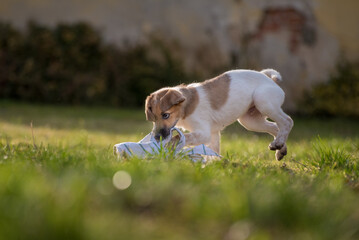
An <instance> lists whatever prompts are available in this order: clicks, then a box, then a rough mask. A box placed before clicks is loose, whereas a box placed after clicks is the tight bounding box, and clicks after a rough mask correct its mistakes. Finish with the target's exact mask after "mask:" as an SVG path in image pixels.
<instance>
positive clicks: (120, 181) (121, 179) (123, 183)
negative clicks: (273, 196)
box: [112, 171, 132, 190]
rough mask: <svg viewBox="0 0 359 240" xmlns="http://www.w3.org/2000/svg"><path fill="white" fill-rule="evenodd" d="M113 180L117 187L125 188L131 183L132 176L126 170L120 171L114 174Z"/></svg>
mask: <svg viewBox="0 0 359 240" xmlns="http://www.w3.org/2000/svg"><path fill="white" fill-rule="evenodd" d="M112 182H113V185H114V186H115V188H117V189H119V190H125V189H127V188H128V187H129V186H130V185H131V183H132V178H131V175H130V174H129V173H127V172H126V171H118V172H116V173H115V175H113V178H112Z"/></svg>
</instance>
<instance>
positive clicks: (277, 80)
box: [261, 69, 283, 84]
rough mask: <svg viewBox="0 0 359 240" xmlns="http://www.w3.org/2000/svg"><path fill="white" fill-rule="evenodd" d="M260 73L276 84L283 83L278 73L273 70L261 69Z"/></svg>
mask: <svg viewBox="0 0 359 240" xmlns="http://www.w3.org/2000/svg"><path fill="white" fill-rule="evenodd" d="M261 73H264V74H265V75H267V76H268V77H269V78H271V79H272V80H273V81H274V82H275V83H277V84H279V83H280V82H282V81H283V80H282V76H281V75H280V73H279V72H277V71H276V70H274V69H263V70H262V71H261Z"/></svg>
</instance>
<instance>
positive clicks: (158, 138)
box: [155, 133, 161, 141]
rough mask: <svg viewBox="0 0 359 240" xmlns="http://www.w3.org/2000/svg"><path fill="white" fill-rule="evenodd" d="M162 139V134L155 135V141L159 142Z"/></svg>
mask: <svg viewBox="0 0 359 240" xmlns="http://www.w3.org/2000/svg"><path fill="white" fill-rule="evenodd" d="M160 138H161V134H159V133H158V134H156V135H155V139H156V140H157V141H158V140H160Z"/></svg>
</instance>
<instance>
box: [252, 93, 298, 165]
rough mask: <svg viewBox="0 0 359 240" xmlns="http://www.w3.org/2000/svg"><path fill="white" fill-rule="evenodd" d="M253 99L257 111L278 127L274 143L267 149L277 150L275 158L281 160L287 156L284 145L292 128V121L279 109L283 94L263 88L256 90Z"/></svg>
mask: <svg viewBox="0 0 359 240" xmlns="http://www.w3.org/2000/svg"><path fill="white" fill-rule="evenodd" d="M253 98H254V104H255V106H256V108H257V109H258V111H259V112H260V113H261V114H262V115H264V116H267V117H269V118H271V119H272V120H273V121H275V122H276V124H277V126H278V129H279V131H278V133H277V135H276V136H275V139H274V141H273V142H272V143H271V144H269V149H271V150H277V152H276V158H277V159H278V160H281V159H282V158H283V157H284V156H285V155H286V154H287V147H286V144H285V143H286V141H287V138H288V135H289V133H290V131H291V129H292V127H293V120H292V119H291V118H290V117H289V116H288V115H287V114H285V113H284V112H283V110H282V108H281V106H282V104H283V102H284V92H283V90H282V89H281V88H279V87H272V86H269V87H268V86H265V87H262V88H259V89H257V90H256V91H255V93H254V96H253Z"/></svg>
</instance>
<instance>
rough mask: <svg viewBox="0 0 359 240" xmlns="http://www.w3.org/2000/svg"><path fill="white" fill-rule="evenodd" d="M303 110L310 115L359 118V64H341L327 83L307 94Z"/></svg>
mask: <svg viewBox="0 0 359 240" xmlns="http://www.w3.org/2000/svg"><path fill="white" fill-rule="evenodd" d="M301 109H304V112H303V113H305V114H310V115H323V116H349V117H359V64H358V63H348V62H343V63H341V64H339V65H338V68H337V72H336V74H334V75H332V76H331V77H330V80H329V81H328V82H327V83H322V84H319V85H317V86H315V87H314V88H313V90H312V91H311V92H310V93H307V94H306V96H305V99H304V101H303V102H302V107H301Z"/></svg>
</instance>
